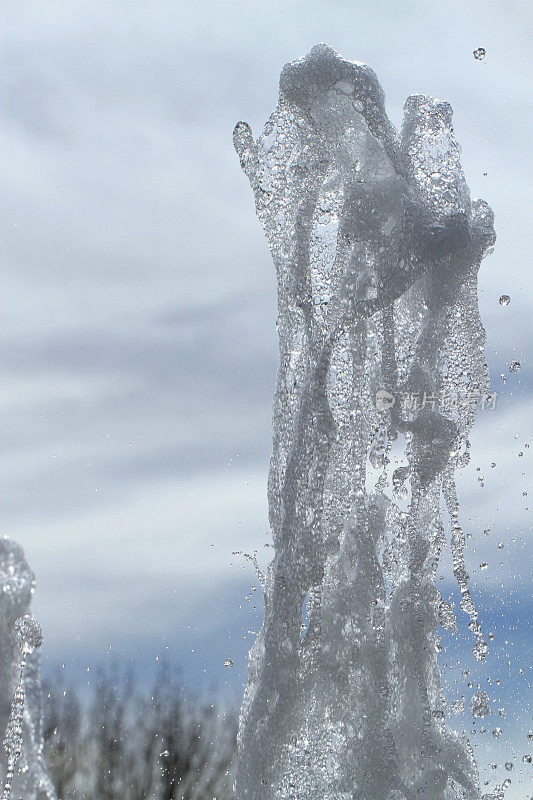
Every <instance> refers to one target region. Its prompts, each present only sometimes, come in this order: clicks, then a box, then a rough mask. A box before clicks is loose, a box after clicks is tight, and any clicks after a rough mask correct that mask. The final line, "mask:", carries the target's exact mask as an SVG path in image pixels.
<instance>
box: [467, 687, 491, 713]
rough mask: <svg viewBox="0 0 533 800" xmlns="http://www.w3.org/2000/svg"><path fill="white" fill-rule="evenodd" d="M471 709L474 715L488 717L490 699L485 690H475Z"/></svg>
mask: <svg viewBox="0 0 533 800" xmlns="http://www.w3.org/2000/svg"><path fill="white" fill-rule="evenodd" d="M470 710H471V712H472V716H474V717H486V716H487V714H490V700H489V697H488V695H487V694H486V693H485V692H475V694H473V695H472V699H471V701H470Z"/></svg>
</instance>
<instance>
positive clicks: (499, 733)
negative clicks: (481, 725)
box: [492, 728, 502, 739]
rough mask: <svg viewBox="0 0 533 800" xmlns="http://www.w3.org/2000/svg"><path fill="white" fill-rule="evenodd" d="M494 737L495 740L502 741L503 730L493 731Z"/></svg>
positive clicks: (496, 729) (495, 729)
mask: <svg viewBox="0 0 533 800" xmlns="http://www.w3.org/2000/svg"><path fill="white" fill-rule="evenodd" d="M492 735H493V736H494V738H495V739H500V738H501V735H502V729H501V728H494V730H493V731H492Z"/></svg>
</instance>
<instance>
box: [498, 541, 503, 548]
mask: <svg viewBox="0 0 533 800" xmlns="http://www.w3.org/2000/svg"><path fill="white" fill-rule="evenodd" d="M498 550H503V542H498Z"/></svg>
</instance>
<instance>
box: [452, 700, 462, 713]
mask: <svg viewBox="0 0 533 800" xmlns="http://www.w3.org/2000/svg"><path fill="white" fill-rule="evenodd" d="M464 707H465V703H464V700H454V701H453V703H452V704H451V706H450V709H451V711H452V712H453V713H454V714H460V713H461V712H462V711H463V709H464Z"/></svg>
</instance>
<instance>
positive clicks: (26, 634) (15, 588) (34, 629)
mask: <svg viewBox="0 0 533 800" xmlns="http://www.w3.org/2000/svg"><path fill="white" fill-rule="evenodd" d="M33 588H34V575H33V573H32V572H31V570H30V568H29V566H28V563H27V561H26V559H25V558H24V553H23V552H22V548H21V547H19V545H18V544H16V543H15V542H13V541H11V540H10V539H7V538H5V537H3V538H0V698H1V702H0V725H1V727H2V731H4V734H3V747H0V770H1V773H2V776H3V791H2V800H10V798H11V800H19V798H22V800H55V792H54V790H53V787H52V784H51V782H50V780H49V778H48V775H47V773H46V769H45V766H44V760H43V755H42V747H43V739H42V717H41V685H40V680H39V655H38V649H39V648H40V646H41V644H42V641H43V636H42V631H41V626H40V625H39V623H38V622H37V621H36V620H34V619H33V618H32V617H31V616H29V615H28V613H27V612H28V610H29V607H30V604H31V597H32V594H33Z"/></svg>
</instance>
